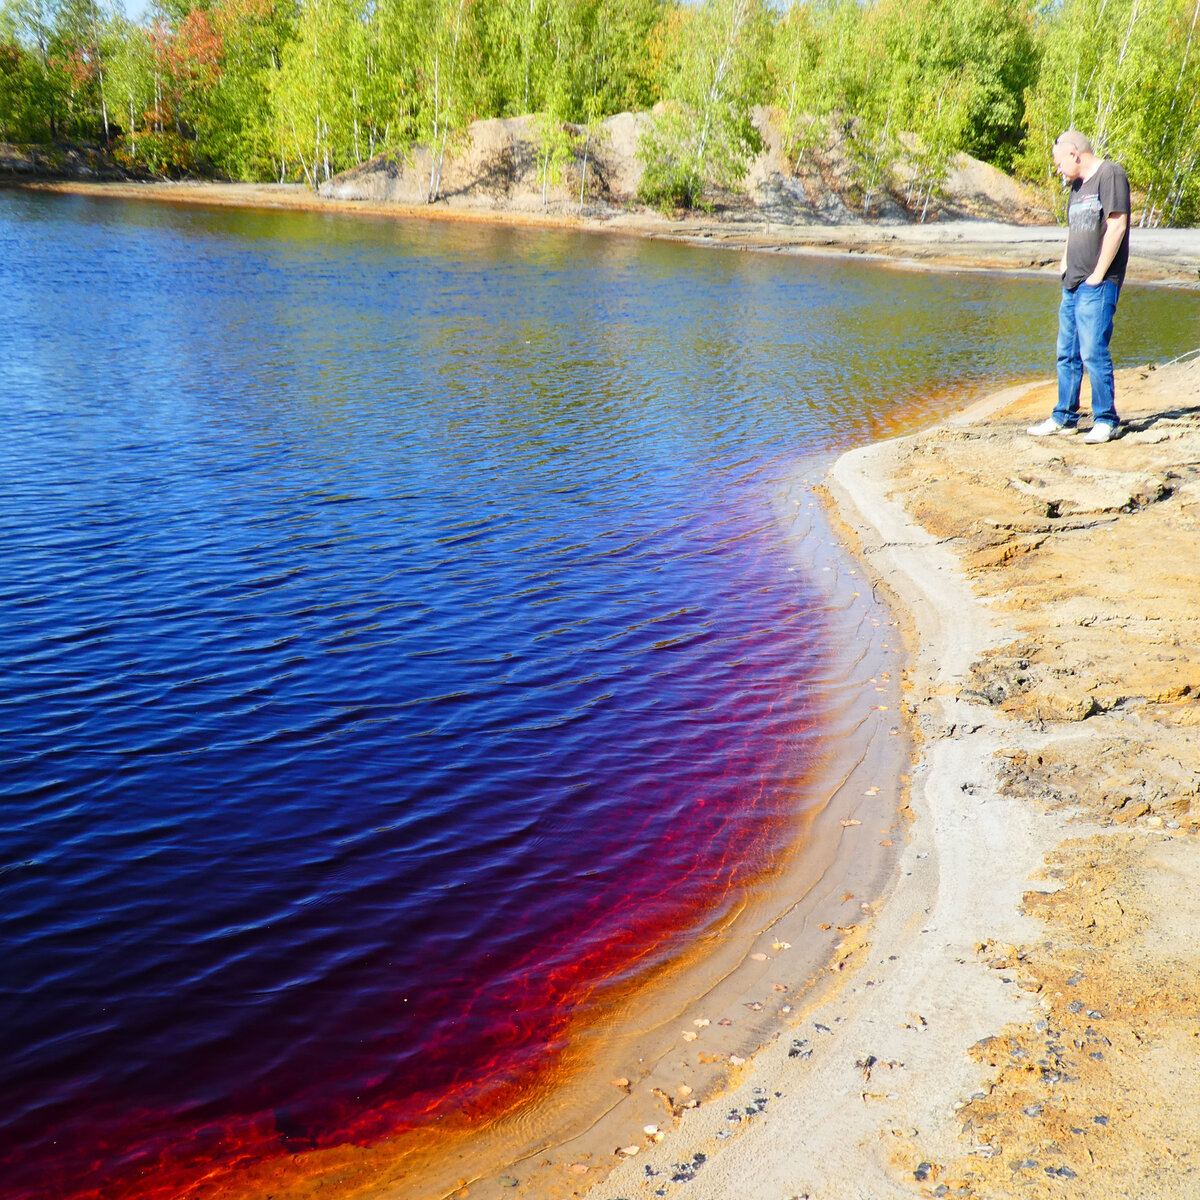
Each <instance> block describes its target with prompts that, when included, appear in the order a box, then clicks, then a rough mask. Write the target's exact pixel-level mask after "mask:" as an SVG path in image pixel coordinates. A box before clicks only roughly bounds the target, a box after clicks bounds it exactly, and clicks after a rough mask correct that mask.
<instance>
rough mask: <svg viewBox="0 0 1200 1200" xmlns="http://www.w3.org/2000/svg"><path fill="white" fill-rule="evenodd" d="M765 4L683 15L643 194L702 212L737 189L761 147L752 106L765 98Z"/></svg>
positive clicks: (712, 6)
mask: <svg viewBox="0 0 1200 1200" xmlns="http://www.w3.org/2000/svg"><path fill="white" fill-rule="evenodd" d="M768 33H769V24H768V22H767V14H766V11H765V9H764V8H763V6H762V3H761V0H706V2H705V3H704V4H703V5H702V6H700V7H698V8H696V9H695V10H692V11H690V12H687V13H681V14H680V23H679V27H678V32H677V33H676V35H675V39H674V41H675V56H674V61H673V62H672V63H671V64H670V66H669V67H668V75H667V83H666V87H665V96H664V101H665V104H664V110H663V112H662V114H661V115H660V116H658V117H656V118H655V120H654V123H653V125H652V126H651V127H650V128H649V129H648V130H647V131H646V132H645V133H644V134H643V136H642V140H641V145H640V149H639V153H640V155H641V156H642V159H643V161H644V163H645V172H644V174H643V176H642V196H643V198H645V199H646V200H648V201H650V202H652V203H657V204H660V205H682V206H683V207H687V208H694V207H697V206H699V205H703V204H706V203H708V202H709V197H710V196H711V193H712V190H713V189H714V188H721V187H732V186H734V185H735V184H736V183H737V182H738V181H739V180H740V179H741V178H742V176H743V175H744V174H745V170H746V166H747V164H748V162H749V159H750V156H751V155H752V154H754V153H755V152H756V151H757V150H758V149H759V148H760V147H761V139H760V138H759V135H758V132H757V130H755V128H754V125H753V122H752V120H751V109H752V108H753V107H754V105H755V104H757V103H759V102H760V101H761V100H762V99H764V98H765V74H766V69H765V64H766V46H765V42H766V37H767V35H768Z"/></svg>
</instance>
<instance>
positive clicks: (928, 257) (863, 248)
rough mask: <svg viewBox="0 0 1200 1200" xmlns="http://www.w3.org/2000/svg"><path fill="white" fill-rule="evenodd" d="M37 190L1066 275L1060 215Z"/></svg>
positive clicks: (1154, 233)
mask: <svg viewBox="0 0 1200 1200" xmlns="http://www.w3.org/2000/svg"><path fill="white" fill-rule="evenodd" d="M5 186H10V187H19V188H21V189H23V190H27V191H31V192H52V193H60V194H69V195H83V196H96V197H110V198H114V199H122V200H147V201H154V202H158V203H169V204H196V205H206V206H213V207H221V208H230V207H231V208H247V209H266V210H271V209H289V210H298V211H304V212H319V213H338V214H353V215H358V216H365V217H371V218H374V219H379V218H384V219H391V220H400V221H453V222H468V223H481V224H495V225H506V226H514V227H520V228H537V229H565V230H576V231H587V232H600V233H618V234H626V235H633V236H639V237H647V238H660V239H663V240H668V241H676V242H683V243H687V244H690V245H699V246H710V247H719V248H722V249H727V250H742V251H759V252H764V253H778V254H810V255H827V256H852V257H854V258H866V259H871V260H874V261H877V262H879V263H881V264H884V265H891V266H895V267H901V268H908V269H918V270H920V269H925V270H959V271H1017V272H1025V273H1031V274H1038V275H1045V276H1046V277H1048V278H1054V277H1055V276H1056V275H1057V267H1058V262H1059V256H1060V254H1061V251H1062V245H1063V240H1064V236H1065V234H1064V230H1063V229H1062V228H1061V227H1060V226H1055V225H1009V224H1002V223H1000V222H995V221H983V220H955V221H931V222H929V223H927V224H923V225H922V224H867V223H854V224H848V223H843V224H830V225H802V224H790V223H789V224H781V223H778V222H774V221H770V220H767V219H765V218H763V217H762V216H761V215H758V214H754V213H729V214H720V213H718V214H714V215H712V216H705V215H703V214H688V215H686V216H680V217H671V216H664V215H662V214H660V213H656V212H653V211H651V210H646V209H632V208H631V209H617V208H613V207H611V206H607V207H605V208H603V209H598V210H597V211H595V212H594V213H590V212H589V211H587V209H586V208H585V211H584V213H583V215H580V214H579V213H578V212H577V211H576V210H575V209H574V207H573V206H562V205H559V206H555V207H554V208H553V209H550V210H547V211H540V210H537V209H529V208H500V207H488V206H486V205H485V204H483V203H479V204H459V205H448V204H445V203H442V202H439V203H437V204H430V205H419V206H414V205H402V204H395V203H380V202H372V201H358V200H335V199H326V198H324V197H322V196H319V195H317V194H316V193H314V192H312V191H311V190H309V189H308V188H307V187H305V186H303V185H302V184H263V183H208V182H196V181H184V182H180V183H128V182H122V183H82V182H78V181H39V182H20V183H8V184H5ZM1128 279H1129V280H1131V281H1135V282H1138V283H1154V284H1162V285H1168V286H1173V287H1186V288H1200V230H1198V229H1140V228H1137V227H1136V225H1135V227H1134V229H1133V231H1132V234H1131V247H1130V260H1129V272H1128Z"/></svg>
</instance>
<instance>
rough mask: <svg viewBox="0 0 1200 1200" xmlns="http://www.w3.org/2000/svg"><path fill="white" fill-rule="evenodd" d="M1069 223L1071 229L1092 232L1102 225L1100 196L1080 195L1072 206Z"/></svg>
mask: <svg viewBox="0 0 1200 1200" xmlns="http://www.w3.org/2000/svg"><path fill="white" fill-rule="evenodd" d="M1068 224H1069V226H1070V228H1071V229H1078V230H1081V231H1082V230H1086V231H1087V232H1088V233H1090V232H1091V231H1092V230H1093V229H1096V228H1098V227H1099V225H1100V197H1099V196H1096V195H1091V196H1080V197H1078V199H1076V201H1075V203H1074V204H1072V205H1071V207H1070V213H1069V218H1068Z"/></svg>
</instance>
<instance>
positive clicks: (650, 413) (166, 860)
mask: <svg viewBox="0 0 1200 1200" xmlns="http://www.w3.org/2000/svg"><path fill="white" fill-rule="evenodd" d="M0 262H3V264H4V266H3V271H4V279H5V287H4V289H3V290H2V292H0V364H2V365H0V400H2V401H3V405H4V412H5V417H6V436H5V438H4V441H3V443H2V444H0V460H2V466H3V471H4V475H5V478H6V487H5V489H4V494H3V497H2V498H0V537H2V539H3V545H4V547H5V554H4V559H3V567H2V568H0V602H2V603H3V607H4V611H5V612H6V613H7V614H8V618H7V619H6V620H5V622H4V623H3V626H2V628H0V662H2V663H3V671H4V675H5V687H4V689H3V693H2V696H0V712H2V713H3V717H2V721H3V734H4V738H3V789H4V794H5V813H6V818H7V820H6V822H5V829H4V832H3V834H2V835H0V838H2V842H0V846H2V858H0V925H2V928H3V936H4V939H5V947H4V955H5V963H6V968H5V982H4V992H3V1010H2V1011H0V1021H2V1022H3V1027H4V1028H5V1030H6V1034H7V1036H6V1042H7V1044H8V1047H9V1049H8V1052H7V1054H6V1057H5V1060H4V1062H3V1064H2V1066H0V1089H2V1091H3V1094H4V1095H5V1097H6V1101H7V1102H6V1105H5V1109H4V1112H3V1114H0V1153H2V1155H3V1166H2V1169H3V1171H4V1174H5V1178H6V1186H7V1189H8V1191H9V1193H10V1194H11V1195H13V1196H17V1197H25V1196H33V1195H37V1194H39V1193H40V1192H41V1191H43V1190H45V1189H46V1188H47V1187H49V1188H50V1190H51V1191H53V1192H54V1193H55V1194H57V1195H63V1196H66V1195H71V1194H79V1195H82V1194H88V1189H92V1188H96V1187H100V1186H103V1185H105V1183H106V1181H112V1180H115V1181H117V1182H114V1183H113V1184H112V1188H113V1191H112V1192H111V1194H116V1195H123V1194H129V1195H150V1194H174V1193H177V1191H178V1190H179V1189H180V1188H182V1187H183V1186H184V1185H185V1182H186V1181H187V1180H188V1179H189V1178H192V1177H194V1175H195V1173H196V1169H197V1168H196V1164H197V1163H211V1162H213V1161H217V1162H222V1161H231V1160H232V1159H233V1158H235V1157H236V1156H237V1155H239V1154H242V1153H245V1154H247V1155H250V1156H261V1155H269V1154H273V1153H282V1152H287V1151H290V1150H295V1149H299V1148H307V1147H312V1146H321V1145H331V1144H334V1143H336V1142H338V1141H342V1140H346V1139H360V1140H362V1139H369V1138H375V1137H380V1136H383V1135H384V1134H386V1133H389V1132H392V1131H395V1130H396V1129H399V1128H403V1127H404V1126H405V1125H406V1124H412V1123H414V1122H419V1121H421V1120H426V1119H428V1118H429V1117H430V1115H431V1114H436V1113H437V1112H440V1111H445V1109H446V1106H447V1105H448V1104H451V1103H452V1104H454V1105H456V1106H458V1105H464V1104H466V1105H469V1104H471V1103H483V1101H484V1099H485V1098H486V1097H487V1096H488V1095H489V1088H492V1087H494V1086H495V1085H496V1083H497V1081H501V1080H507V1081H511V1080H513V1079H517V1078H520V1077H521V1076H522V1074H523V1073H527V1072H529V1071H531V1070H534V1069H536V1068H538V1067H539V1066H540V1065H544V1063H545V1060H546V1055H547V1054H548V1053H549V1052H550V1051H551V1050H552V1049H553V1048H554V1047H555V1046H556V1045H557V1043H558V1041H559V1039H560V1038H561V1036H562V1033H563V1028H564V1021H565V1015H566V1013H567V1012H569V1011H570V1010H571V1009H572V1007H573V1006H575V1005H576V1004H578V1003H580V1002H581V1000H582V998H584V997H586V995H587V994H588V992H589V989H590V987H591V985H592V984H593V983H594V981H595V980H597V979H607V978H614V977H620V976H622V975H623V974H625V975H629V974H633V973H635V972H637V971H640V970H643V969H645V967H646V966H647V963H648V962H650V961H662V960H664V959H666V958H668V957H670V956H671V955H672V954H673V953H674V952H675V951H676V949H677V948H678V946H679V945H680V944H681V940H682V939H683V938H684V936H685V934H686V932H687V930H688V929H689V928H690V927H694V926H695V925H697V924H699V923H702V922H705V921H714V920H717V919H719V917H720V916H721V915H722V906H723V905H724V906H727V905H728V904H730V903H731V900H730V899H729V897H730V896H731V895H733V894H735V892H730V886H731V884H732V885H736V884H737V882H738V881H739V880H741V879H746V878H749V877H750V875H751V874H752V873H753V872H754V871H755V870H757V869H758V868H760V867H762V866H763V865H766V864H769V863H771V862H772V861H773V857H774V856H776V855H778V854H779V852H780V849H781V847H782V844H783V842H784V840H785V839H786V836H787V831H788V828H789V825H788V818H789V816H791V815H794V814H795V812H796V811H797V810H798V808H802V807H803V805H804V804H805V796H804V794H803V789H802V780H803V777H804V771H805V766H806V763H807V762H808V761H809V760H810V758H811V757H812V755H813V754H814V753H815V752H816V749H817V747H818V746H819V743H820V738H821V732H822V726H821V711H820V705H819V703H818V702H817V696H816V688H815V686H814V680H816V679H817V678H818V677H819V674H820V670H821V664H822V663H823V662H825V661H826V660H827V658H828V656H829V655H831V654H837V653H840V652H841V651H842V650H843V649H844V645H843V643H842V641H841V640H839V639H844V637H845V636H846V635H845V631H843V630H840V629H839V628H837V626H836V624H835V623H834V622H833V621H832V620H831V619H830V616H829V614H827V613H826V612H825V611H824V610H823V608H822V603H821V601H820V600H819V598H818V597H819V593H818V592H817V590H816V589H815V588H814V587H813V586H812V585H811V582H810V581H806V580H805V578H804V576H803V573H802V572H795V571H789V570H788V569H787V567H788V565H789V564H788V562H787V560H786V558H785V553H784V549H783V545H782V542H783V537H784V535H785V533H786V531H785V530H783V529H781V528H780V527H779V526H778V525H777V523H776V521H775V519H774V518H773V516H772V515H771V513H772V509H771V503H770V500H771V496H772V493H773V491H774V490H775V489H776V487H777V486H778V483H779V481H780V480H781V479H783V478H784V477H786V476H788V475H790V474H791V473H793V472H794V471H795V469H796V467H797V464H805V463H808V464H815V463H816V462H818V461H819V460H821V459H822V458H823V457H826V456H828V455H829V454H831V453H832V452H834V451H836V450H838V449H840V448H843V447H846V446H849V445H852V444H856V443H861V442H863V441H866V440H869V439H871V438H874V437H878V436H880V435H883V434H887V433H891V432H893V431H895V430H898V429H903V428H908V427H912V426H915V425H918V424H920V423H921V422H923V421H926V420H928V419H929V418H931V417H932V416H934V415H937V414H939V413H940V412H941V411H943V409H944V408H945V406H946V405H947V404H949V403H952V402H953V401H952V399H951V398H952V397H954V396H956V395H958V396H961V395H962V393H963V391H964V390H966V391H971V390H983V389H985V388H987V387H989V386H991V385H992V384H993V383H994V382H996V381H998V380H1003V379H1009V378H1013V377H1019V376H1024V375H1028V374H1033V373H1046V371H1047V369H1048V366H1047V364H1048V359H1049V343H1050V336H1051V333H1052V327H1053V313H1054V306H1055V301H1056V297H1055V294H1054V289H1053V287H1049V288H1048V287H1047V286H1046V285H1045V284H1043V283H1040V282H1031V281H1027V280H1016V279H986V278H983V277H969V276H964V277H941V276H935V275H912V274H901V273H894V272H893V273H888V272H883V271H879V270H875V269H872V268H869V267H866V266H864V265H862V264H853V263H834V262H828V263H825V262H811V261H805V262H798V261H788V260H782V259H778V258H771V257H765V256H750V255H736V254H714V253H706V252H703V251H696V250H690V249H684V248H680V247H677V246H667V245H661V244H656V243H644V242H639V241H634V240H628V239H621V238H595V237H588V236H584V235H573V234H566V233H544V232H537V233H531V232H526V231H514V230H503V229H486V228H478V227H467V228H462V227H457V226H448V225H447V226H438V225H430V226H422V225H419V224H410V225H398V224H393V223H391V222H383V221H380V222H373V221H366V220H362V221H356V220H347V219H343V218H336V219H334V218H325V217H322V216H313V215H305V214H290V213H289V214H259V213H238V212H204V211H200V210H175V209H167V208H158V207H154V206H151V205H133V204H125V203H114V202H100V201H94V200H83V199H64V198H48V197H35V196H26V195H23V194H20V193H0ZM1168 305H1169V310H1168ZM1189 306H1190V308H1189ZM1122 307H1123V311H1122V321H1121V325H1120V330H1119V334H1118V337H1119V339H1120V345H1119V350H1120V352H1121V353H1122V354H1124V356H1125V357H1126V358H1127V359H1128V358H1143V357H1147V356H1149V355H1151V354H1157V353H1162V352H1166V353H1172V352H1175V351H1177V350H1182V349H1184V348H1186V343H1187V342H1188V341H1189V340H1190V338H1189V337H1188V334H1187V331H1186V329H1183V322H1181V321H1179V320H1178V314H1179V313H1180V312H1181V311H1182V310H1183V309H1184V308H1188V311H1189V312H1192V314H1193V315H1194V310H1195V308H1196V301H1195V299H1194V298H1192V297H1181V296H1178V295H1168V294H1166V293H1153V292H1148V291H1143V292H1137V291H1136V290H1133V289H1131V290H1129V291H1128V292H1127V293H1126V296H1125V297H1124V298H1123V301H1122ZM1167 311H1170V312H1171V313H1172V314H1173V315H1172V318H1171V320H1170V321H1167V320H1164V317H1163V314H1164V312H1167ZM1172 329H1183V332H1181V334H1180V342H1181V344H1180V345H1179V346H1173V345H1170V344H1169V342H1170V331H1171V330H1172ZM648 948H650V949H649V950H648ZM189 1173H190V1174H189Z"/></svg>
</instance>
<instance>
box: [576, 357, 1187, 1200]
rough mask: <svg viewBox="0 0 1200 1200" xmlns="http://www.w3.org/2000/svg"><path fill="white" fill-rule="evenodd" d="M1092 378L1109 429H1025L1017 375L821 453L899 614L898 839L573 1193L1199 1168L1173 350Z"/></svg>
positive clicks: (952, 1181) (1056, 1188) (836, 1188)
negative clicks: (1008, 384) (870, 905)
mask: <svg viewBox="0 0 1200 1200" xmlns="http://www.w3.org/2000/svg"><path fill="white" fill-rule="evenodd" d="M1118 395H1119V397H1120V398H1121V403H1122V405H1123V409H1124V413H1123V415H1124V418H1125V420H1126V422H1127V424H1126V426H1125V430H1124V434H1123V436H1122V437H1121V438H1120V439H1119V440H1117V441H1115V442H1113V443H1111V444H1109V445H1108V446H1104V447H1095V446H1087V445H1084V444H1083V442H1082V439H1081V438H1068V437H1059V438H1054V439H1051V440H1049V441H1047V440H1035V439H1032V438H1029V437H1027V436H1025V435H1024V433H1023V429H1024V427H1025V425H1026V424H1028V423H1030V422H1031V421H1033V420H1035V419H1036V418H1037V417H1039V416H1041V415H1042V414H1044V412H1046V411H1048V407H1049V406H1050V403H1051V400H1050V387H1049V385H1042V386H1034V387H1027V388H1019V389H1013V390H1011V391H1008V392H1005V393H1003V394H1001V395H998V396H995V397H993V398H991V399H989V400H988V401H985V402H983V403H981V404H979V405H976V406H973V407H972V408H971V409H970V410H968V411H967V412H965V413H963V414H962V415H960V416H959V417H957V418H955V419H954V420H952V421H950V422H948V423H946V424H944V425H942V426H939V427H937V428H935V429H932V430H929V431H927V432H925V433H921V434H919V435H916V436H913V437H906V438H901V439H898V440H894V441H890V442H884V443H881V444H878V445H875V446H871V447H868V448H866V449H863V450H858V451H854V452H852V453H849V454H847V455H845V456H844V457H843V458H842V459H840V460H839V461H838V463H837V464H836V466H835V467H834V469H833V471H832V473H831V475H830V478H829V495H830V498H831V502H832V504H833V505H834V507H835V511H836V512H837V514H838V515H839V516H840V518H841V520H842V521H843V523H844V527H845V531H846V536H847V537H848V538H849V539H850V540H851V542H852V543H853V545H854V546H855V547H856V548H857V552H858V553H859V554H860V555H861V557H862V558H863V559H864V561H865V562H866V563H868V564H869V566H870V569H871V571H872V572H873V574H874V575H875V577H876V579H877V580H878V581H879V583H880V584H882V585H883V586H885V587H886V588H887V589H888V590H889V591H890V592H891V594H892V596H893V597H894V602H895V604H896V606H897V610H898V611H900V612H902V613H904V614H905V615H906V619H907V620H908V621H910V622H911V628H910V636H911V640H912V646H911V655H912V657H911V670H910V672H909V675H908V679H907V691H906V697H907V699H906V706H907V708H908V711H909V714H910V717H911V720H912V723H913V726H914V732H915V734H916V737H917V739H918V743H919V750H918V754H917V761H916V763H915V766H914V772H913V777H912V785H911V789H910V791H909V793H908V803H909V809H910V815H911V825H910V827H909V831H908V840H907V842H906V844H905V846H904V849H903V851H902V853H901V856H900V860H899V863H898V866H897V870H896V873H895V877H894V879H893V880H892V882H891V884H890V886H889V887H888V888H887V889H886V890H885V894H884V897H883V899H882V900H881V901H880V902H879V903H878V905H876V906H875V912H874V919H873V920H872V921H871V923H870V926H869V929H867V930H866V931H865V933H864V934H863V935H862V939H861V941H858V942H856V944H855V945H854V946H853V947H849V948H848V949H849V950H850V959H849V961H846V962H844V963H843V962H838V961H835V963H834V964H833V969H832V970H831V971H830V972H827V974H829V975H830V976H832V977H835V980H836V982H835V983H833V984H832V985H830V986H829V987H827V989H826V990H827V993H828V994H827V995H826V996H825V997H824V998H822V999H820V1000H818V1001H817V1002H816V1003H814V1004H812V1005H810V1006H808V1007H806V1008H805V1009H804V1011H803V1012H802V1013H800V1014H798V1016H797V1018H796V1019H795V1021H794V1022H793V1023H792V1026H791V1028H789V1029H788V1030H786V1031H785V1032H784V1033H783V1034H782V1035H781V1036H780V1037H779V1038H778V1039H777V1040H776V1041H775V1042H774V1043H773V1044H772V1045H770V1046H768V1047H766V1048H765V1049H764V1050H763V1051H762V1052H760V1053H759V1054H758V1055H756V1056H755V1057H754V1058H753V1059H752V1060H751V1061H750V1062H749V1063H748V1064H747V1065H746V1066H745V1067H744V1068H739V1069H736V1070H733V1071H731V1072H730V1077H729V1087H728V1091H727V1092H726V1094H725V1095H723V1096H722V1097H721V1098H720V1100H719V1101H715V1102H712V1103H710V1104H708V1105H705V1106H704V1108H703V1109H702V1110H701V1113H700V1114H698V1115H696V1116H692V1115H687V1116H686V1117H685V1118H684V1119H683V1120H682V1121H680V1122H678V1123H677V1124H676V1125H674V1126H673V1127H672V1128H670V1130H669V1132H667V1133H666V1136H665V1138H664V1140H663V1141H662V1142H661V1144H659V1143H654V1142H653V1141H652V1140H651V1139H650V1138H648V1137H646V1136H645V1135H640V1134H641V1131H639V1130H636V1129H632V1130H630V1142H631V1146H630V1147H629V1148H632V1144H638V1143H640V1149H639V1153H638V1154H637V1155H631V1156H629V1157H628V1161H626V1162H624V1163H623V1164H622V1165H621V1166H620V1167H619V1168H618V1169H617V1170H616V1171H614V1172H613V1173H612V1175H611V1176H610V1177H609V1178H608V1179H607V1180H606V1181H605V1182H604V1183H603V1184H602V1185H601V1186H599V1187H596V1188H594V1189H593V1190H592V1191H590V1192H588V1193H587V1194H588V1195H589V1196H594V1197H611V1198H613V1200H616V1198H617V1197H634V1196H673V1195H680V1196H688V1195H691V1196H703V1197H706V1198H710V1197H712V1198H715V1197H722V1198H724V1197H729V1198H731V1200H732V1198H733V1197H741V1198H747V1197H748V1198H759V1197H761V1198H763V1200H767V1198H772V1200H774V1198H785V1200H786V1198H799V1197H808V1198H810V1200H839V1198H842V1197H848V1196H870V1197H891V1196H895V1197H899V1196H936V1197H940V1196H957V1197H980V1198H982V1197H989V1198H996V1200H1001V1198H1006V1197H1011V1196H1016V1195H1021V1196H1025V1195H1028V1196H1035V1197H1041V1196H1058V1195H1061V1196H1075V1197H1094V1198H1097V1200H1100V1198H1108V1197H1116V1196H1129V1197H1143V1198H1144V1197H1179V1198H1181V1200H1182V1198H1183V1197H1191V1196H1194V1195H1196V1194H1197V1189H1198V1188H1200V1172H1198V1171H1197V1166H1198V1164H1197V1162H1196V1156H1195V1146H1196V1144H1197V1134H1198V1128H1197V1126H1198V1118H1197V1113H1198V1112H1200V1103H1198V1102H1200V1052H1198V1051H1200V1047H1198V1045H1197V1038H1198V1037H1200V1026H1198V1025H1197V1022H1196V1015H1195V1014H1196V1012H1197V1002H1198V1000H1200V958H1198V955H1197V949H1196V943H1195V937H1194V930H1195V927H1196V920H1197V916H1198V915H1200V914H1198V912H1197V901H1196V896H1197V894H1198V893H1197V880H1198V879H1200V841H1198V839H1197V834H1198V833H1200V805H1198V804H1197V796H1198V795H1200V708H1198V706H1197V700H1196V697H1197V691H1198V689H1200V619H1198V617H1197V600H1198V599H1200V566H1198V559H1197V555H1196V551H1195V546H1196V535H1197V521H1198V518H1200V362H1196V361H1193V362H1191V363H1187V364H1179V365H1175V366H1171V367H1167V368H1159V369H1157V370H1155V369H1151V368H1147V369H1143V370H1140V371H1127V372H1122V373H1120V374H1119V376H1118ZM839 968H841V969H839ZM639 1135H640V1136H639Z"/></svg>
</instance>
